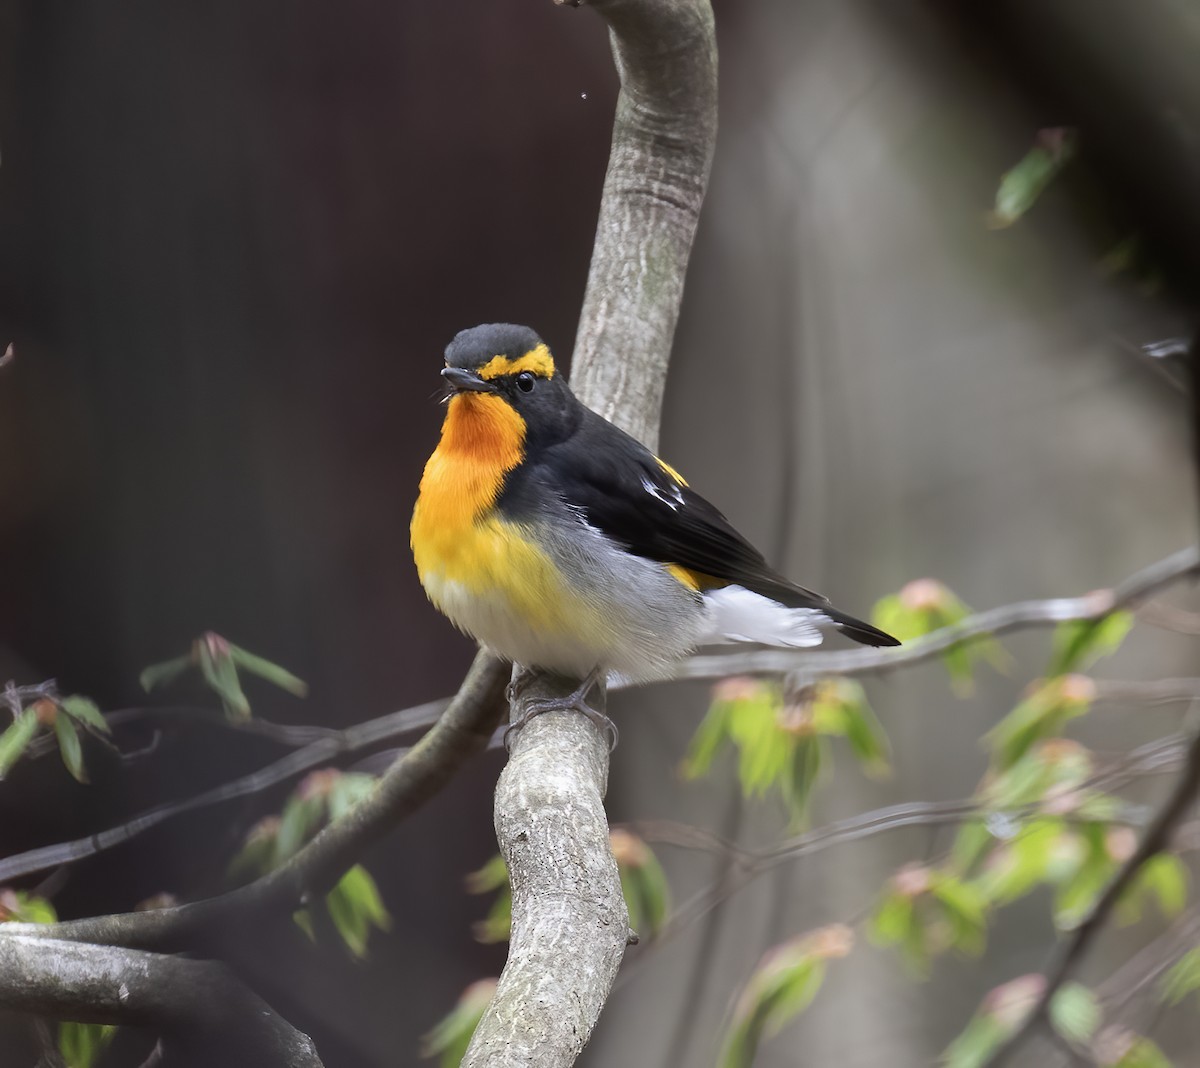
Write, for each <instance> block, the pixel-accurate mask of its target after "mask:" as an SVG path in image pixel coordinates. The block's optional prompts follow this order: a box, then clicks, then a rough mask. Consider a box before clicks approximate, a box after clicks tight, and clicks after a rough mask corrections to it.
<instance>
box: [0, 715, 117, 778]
mask: <svg viewBox="0 0 1200 1068" xmlns="http://www.w3.org/2000/svg"><path fill="white" fill-rule="evenodd" d="M81 730H82V731H84V732H85V733H90V734H93V735H96V736H98V737H99V736H102V735H107V734H108V733H109V730H108V724H107V723H106V722H105V720H104V717H103V716H102V715H101V714H100V709H99V708H97V707H96V704H95V702H93V701H92V700H90V699H89V698H87V697H82V696H80V695H79V694H74V695H72V696H70V697H61V698H60V697H57V696H55V695H52V694H50V695H48V696H44V697H39V698H37V699H36V700H34V701H32V702H30V704H28V705H26V706H25V707H24V708H20V709H19V710H14V716H13V722H12V723H11V725H10V726H9V727H8V728H7V729H6V730H5V731H4V733H3V734H0V779H3V778H4V776H5V775H7V774H8V772H9V770H10V769H11V768H12V766H13V765H14V764H15V763H16V762H17V761H18V760H20V759H21V757H23V756H24V755H25V754H26V752H27V751H28V749H29V746H30V745H31V744H32V743H33V742H34V740H35V739H36V738H37V737H38V736H39V735H41V734H43V733H46V732H48V731H53V732H54V736H55V741H56V742H57V744H58V751H59V754H60V755H61V757H62V762H63V764H64V765H65V766H66V769H67V771H69V772H70V773H71V775H72V776H73V777H74V778H75V779H76V780H77V781H78V782H81V783H86V782H87V781H88V778H87V770H86V769H85V768H84V765H83V743H82V741H81V739H80V737H79V732H80V731H81Z"/></svg>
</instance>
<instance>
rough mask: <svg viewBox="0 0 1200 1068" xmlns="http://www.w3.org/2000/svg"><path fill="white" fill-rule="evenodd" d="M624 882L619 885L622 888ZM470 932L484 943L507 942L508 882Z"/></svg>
mask: <svg viewBox="0 0 1200 1068" xmlns="http://www.w3.org/2000/svg"><path fill="white" fill-rule="evenodd" d="M624 886H625V884H624V882H623V881H622V883H621V887H622V889H624ZM471 932H472V934H474V936H475V940H476V941H477V942H482V943H484V945H494V944H496V943H497V942H507V941H508V936H509V935H510V934H511V933H512V891H511V890H509V888H508V883H505V884H504V887H503V889H502V890H501V891H500V892H499V893H498V894H497V895H496V900H495V901H493V902H492V904H491V907H490V908H489V909H488V911H487V915H486V916H485V917H484V918H483V919H482V920H478V921H477V922H475V923H473V924H472V925H471Z"/></svg>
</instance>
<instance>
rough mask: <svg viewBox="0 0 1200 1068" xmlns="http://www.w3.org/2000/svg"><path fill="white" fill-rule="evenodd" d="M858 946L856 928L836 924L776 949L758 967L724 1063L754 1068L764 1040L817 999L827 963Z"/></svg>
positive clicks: (730, 1030) (729, 1032)
mask: <svg viewBox="0 0 1200 1068" xmlns="http://www.w3.org/2000/svg"><path fill="white" fill-rule="evenodd" d="M853 948H854V932H853V931H852V930H851V929H850V928H849V927H847V926H845V925H844V924H840V923H839V924H831V925H830V926H828V927H822V928H820V929H819V930H816V931H811V932H809V933H808V934H805V935H801V936H800V937H798V938H793V939H790V940H788V941H787V942H784V943H782V944H781V945H778V946H775V947H774V948H773V949H770V950H768V951H767V952H766V954H765V955H764V956H763V958H762V960H761V961H759V963H758V966H757V967H756V968H755V969H754V974H753V975H751V977H750V979H749V981H748V982H747V983H746V986H745V988H744V989H743V990H742V993H741V996H740V997H739V998H738V1001H737V1005H736V1006H735V1007H734V1010H733V1017H732V1019H731V1020H730V1023H729V1026H728V1027H727V1029H726V1031H725V1036H724V1039H723V1040H722V1044H721V1054H720V1057H719V1058H718V1062H717V1063H718V1064H719V1065H720V1068H748V1066H749V1065H750V1064H752V1063H753V1061H754V1054H755V1052H756V1051H757V1049H758V1045H759V1043H760V1042H761V1041H762V1040H763V1039H766V1038H771V1037H773V1036H774V1035H777V1034H778V1033H779V1032H780V1030H781V1029H782V1028H783V1027H784V1025H785V1024H787V1023H788V1021H790V1020H791V1019H792V1018H793V1017H795V1016H796V1015H798V1014H799V1013H801V1012H803V1011H804V1010H805V1009H807V1008H808V1006H809V1005H811V1004H812V1001H813V999H814V998H815V997H816V996H817V993H818V991H819V990H820V989H821V984H822V983H823V982H824V981H825V971H826V965H827V964H828V962H829V961H831V960H838V959H840V958H842V957H845V956H847V955H848V954H849V953H850V951H851V950H852V949H853Z"/></svg>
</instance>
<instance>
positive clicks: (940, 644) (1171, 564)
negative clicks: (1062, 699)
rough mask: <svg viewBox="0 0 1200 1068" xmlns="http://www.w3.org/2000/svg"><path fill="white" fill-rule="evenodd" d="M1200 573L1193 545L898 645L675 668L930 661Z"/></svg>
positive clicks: (725, 658)
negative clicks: (1123, 575)
mask: <svg viewBox="0 0 1200 1068" xmlns="http://www.w3.org/2000/svg"><path fill="white" fill-rule="evenodd" d="M1197 573H1200V549H1197V548H1196V547H1195V546H1192V547H1190V548H1187V549H1181V550H1180V551H1179V552H1177V553H1172V554H1171V555H1170V556H1168V557H1166V558H1165V559H1162V560H1159V561H1157V562H1156V563H1153V564H1151V565H1149V566H1148V567H1145V568H1142V570H1140V571H1138V572H1136V573H1134V574H1133V575H1131V576H1130V577H1129V578H1127V579H1126V580H1125V581H1124V582H1122V583H1121V584H1120V585H1118V586H1116V587H1114V588H1112V589H1106V590H1095V591H1093V592H1092V593H1086V594H1084V595H1083V596H1082V597H1054V598H1050V599H1048V600H1042V601H1018V602H1017V603H1015V604H1009V605H1003V606H1001V607H999V608H992V609H989V610H987V611H985V612H978V613H976V614H975V615H972V616H968V617H967V618H966V619H963V620H961V621H960V622H959V623H956V624H955V625H953V626H950V627H943V628H942V629H941V630H936V631H933V632H932V633H930V634H926V635H923V636H922V637H920V638H914V639H913V640H912V641H908V642H905V643H904V644H903V645H902V646H899V647H898V648H894V649H887V648H885V649H850V650H846V651H844V652H842V651H839V652H807V651H803V650H796V651H792V650H782V649H769V650H761V651H755V652H744V653H730V654H716V655H712V656H693V657H692V658H691V659H690V660H686V661H684V662H683V663H682V664H681V665H680V666H679V668H678V669H677V670H676V671H675V672H673V673H672V675H671V677H672V678H676V679H715V678H724V677H726V676H728V675H733V674H738V675H744V674H774V675H782V674H787V673H788V672H792V671H802V672H804V673H805V675H865V674H870V673H879V674H882V673H884V672H887V671H894V670H895V669H896V668H899V667H904V666H907V665H909V664H916V663H920V662H921V661H923V660H930V659H932V658H933V657H935V656H937V655H938V654H939V653H943V652H945V651H946V650H947V649H949V648H950V647H951V646H953V645H958V644H960V643H961V642H964V641H969V640H971V639H974V638H983V637H987V636H989V635H994V634H1003V633H1005V632H1006V631H1010V630H1017V629H1019V628H1024V627H1040V626H1053V625H1056V624H1058V623H1066V622H1070V621H1073V620H1088V619H1093V620H1094V619H1102V618H1103V617H1104V616H1106V615H1109V614H1110V613H1112V612H1114V611H1116V610H1117V609H1120V608H1132V607H1134V606H1136V605H1138V604H1140V603H1141V602H1142V601H1144V600H1146V598H1148V597H1152V596H1154V595H1155V594H1156V593H1158V592H1159V591H1160V590H1163V589H1166V588H1167V587H1168V586H1172V585H1174V584H1175V583H1177V582H1179V581H1180V580H1182V579H1185V578H1189V577H1192V576H1195V575H1196V574H1197Z"/></svg>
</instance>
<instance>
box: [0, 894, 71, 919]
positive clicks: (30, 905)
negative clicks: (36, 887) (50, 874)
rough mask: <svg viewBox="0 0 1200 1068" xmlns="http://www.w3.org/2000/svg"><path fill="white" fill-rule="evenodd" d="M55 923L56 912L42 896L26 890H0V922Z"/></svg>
mask: <svg viewBox="0 0 1200 1068" xmlns="http://www.w3.org/2000/svg"><path fill="white" fill-rule="evenodd" d="M9 920H15V921H16V922H17V923H55V922H57V920H58V914H57V913H56V912H55V911H54V906H53V905H52V904H50V902H49V901H47V900H46V899H45V898H44V897H39V896H38V895H37V894H34V893H31V892H30V891H28V890H10V889H8V888H7V887H5V888H4V889H2V890H0V923H7V922H8V921H9Z"/></svg>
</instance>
